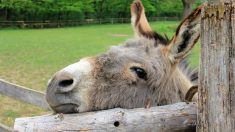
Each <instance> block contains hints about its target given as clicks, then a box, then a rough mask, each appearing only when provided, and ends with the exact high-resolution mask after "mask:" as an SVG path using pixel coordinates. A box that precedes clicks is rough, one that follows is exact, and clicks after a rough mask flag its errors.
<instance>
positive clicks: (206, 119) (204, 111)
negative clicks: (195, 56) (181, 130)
mask: <svg viewBox="0 0 235 132" xmlns="http://www.w3.org/2000/svg"><path fill="white" fill-rule="evenodd" d="M201 30H202V32H201V36H202V38H201V44H202V46H201V63H200V82H199V104H198V109H199V110H198V126H197V130H198V131H199V132H232V131H235V124H234V121H235V85H234V84H235V38H234V37H235V0H209V2H208V4H207V5H206V6H205V7H204V9H203V11H202V23H201Z"/></svg>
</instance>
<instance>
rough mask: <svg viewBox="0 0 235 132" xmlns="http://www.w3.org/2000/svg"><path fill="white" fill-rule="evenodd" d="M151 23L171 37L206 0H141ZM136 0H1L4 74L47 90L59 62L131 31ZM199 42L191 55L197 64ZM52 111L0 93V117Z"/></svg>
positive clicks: (0, 68)
mask: <svg viewBox="0 0 235 132" xmlns="http://www.w3.org/2000/svg"><path fill="white" fill-rule="evenodd" d="M142 2H143V4H144V6H145V10H146V14H147V17H148V19H149V21H150V25H151V26H152V28H153V29H154V30H155V31H157V32H158V33H160V34H162V35H164V34H166V35H167V36H169V38H171V36H172V35H173V34H174V32H175V29H176V28H177V26H178V24H179V23H180V21H181V20H182V19H183V18H184V17H185V16H187V15H188V14H189V13H190V12H191V11H192V9H194V8H196V7H197V6H198V5H200V4H202V3H203V2H204V0H142ZM131 3H132V0H0V79H3V80H7V81H9V82H11V83H15V84H18V85H22V86H25V87H28V88H31V89H34V90H37V91H41V92H45V90H46V85H47V81H48V80H49V79H50V77H51V76H52V75H53V74H54V73H55V72H56V71H58V70H60V69H61V68H63V67H65V66H67V65H69V64H72V63H75V62H77V61H78V60H79V59H80V58H82V57H85V56H92V55H96V54H99V53H101V52H104V51H106V50H107V49H108V48H109V47H110V46H111V45H117V44H120V43H122V42H123V41H125V40H127V39H128V38H131V37H133V32H132V28H131V25H130V8H129V7H130V4H131ZM199 50H200V47H199V44H197V45H196V46H195V47H194V49H193V51H192V53H191V56H190V62H191V65H192V67H196V66H198V62H199V54H200V53H199ZM47 113H51V111H48V110H44V109H42V108H39V107H37V106H34V105H30V104H27V103H24V102H21V101H19V100H16V99H13V98H10V97H7V96H5V95H3V94H1V93H0V123H2V124H4V125H6V126H9V127H13V125H14V120H15V118H18V117H27V116H39V115H43V114H47Z"/></svg>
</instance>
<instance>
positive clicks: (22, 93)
mask: <svg viewBox="0 0 235 132" xmlns="http://www.w3.org/2000/svg"><path fill="white" fill-rule="evenodd" d="M0 94H3V95H6V96H9V97H12V98H15V99H17V100H20V101H23V102H26V103H30V104H33V105H36V106H39V107H41V108H43V109H46V110H49V106H48V104H47V102H46V99H45V94H44V93H42V92H38V91H36V90H32V89H29V88H26V87H23V86H19V85H16V84H13V83H10V82H7V81H4V80H1V79H0Z"/></svg>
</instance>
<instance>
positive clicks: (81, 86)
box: [46, 0, 201, 113]
mask: <svg viewBox="0 0 235 132" xmlns="http://www.w3.org/2000/svg"><path fill="white" fill-rule="evenodd" d="M200 12H201V7H199V8H197V9H196V10H195V11H194V12H193V13H192V14H191V15H190V16H189V17H187V18H186V19H185V20H184V21H183V22H182V23H181V24H180V25H179V27H178V28H177V31H176V33H175V35H174V37H173V38H172V39H171V40H170V41H169V40H168V39H167V38H165V37H162V36H161V35H160V34H158V33H156V32H153V31H152V29H151V27H150V26H149V24H148V21H147V19H146V16H145V14H144V7H143V5H142V3H141V1H140V0H135V1H134V2H133V4H132V5H131V14H132V26H133V28H134V31H135V38H133V39H130V40H128V41H126V42H125V43H124V44H123V45H119V46H113V47H111V48H110V50H109V51H108V52H106V53H103V54H100V55H97V56H94V57H88V58H84V59H82V60H80V61H79V62H77V63H75V64H72V65H70V66H68V67H66V68H64V69H62V70H60V71H58V72H57V73H55V75H54V76H53V77H52V79H51V80H50V81H49V84H48V89H47V94H46V99H47V101H48V103H49V105H50V106H51V108H52V109H53V110H54V111H55V112H62V113H74V112H85V111H93V110H102V109H109V108H115V107H122V108H137V107H144V106H145V104H146V102H151V105H152V106H156V105H164V104H170V103H175V102H179V101H182V100H183V99H184V96H185V94H186V92H187V90H188V89H189V88H190V87H191V86H192V79H191V75H192V72H191V71H190V70H188V68H187V67H186V66H185V65H183V64H185V63H182V60H184V57H185V56H186V55H187V53H188V52H189V51H190V49H191V48H192V47H193V45H194V44H195V43H196V42H197V40H198V38H199V32H200V30H199V27H200V23H199V22H200Z"/></svg>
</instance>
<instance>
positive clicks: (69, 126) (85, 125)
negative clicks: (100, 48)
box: [14, 103, 197, 132]
mask: <svg viewBox="0 0 235 132" xmlns="http://www.w3.org/2000/svg"><path fill="white" fill-rule="evenodd" d="M196 113H197V105H196V104H195V103H190V104H186V103H177V104H173V105H167V106H160V107H152V108H149V109H144V108H138V109H120V108H117V109H111V110H104V111H97V112H89V113H81V114H68V115H60V114H58V115H46V116H38V117H29V118H18V119H16V121H15V125H14V130H16V131H19V132H42V131H47V132H55V131H70V132H72V131H76V132H77V131H89V132H93V131H97V132H102V131H105V132H107V131H118V132H126V131H131V132H136V131H139V132H142V131H155V132H174V131H179V132H181V131H190V132H193V131H196V126H195V124H196V117H197V116H196Z"/></svg>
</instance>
